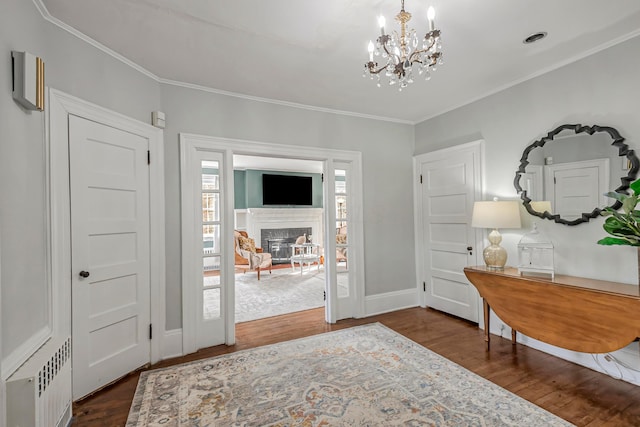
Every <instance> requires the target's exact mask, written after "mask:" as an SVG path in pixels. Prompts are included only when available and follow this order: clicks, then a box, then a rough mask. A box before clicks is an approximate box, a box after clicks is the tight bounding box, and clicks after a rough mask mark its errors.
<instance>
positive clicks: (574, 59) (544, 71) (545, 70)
mask: <svg viewBox="0 0 640 427" xmlns="http://www.w3.org/2000/svg"><path fill="white" fill-rule="evenodd" d="M639 35H640V28H639V29H637V30H634V31H632V32H630V33H627V34H624V35H622V36H620V37H618V38H616V39H613V40H610V41H608V42H606V43H602V44H601V45H599V46H596V47H594V48H592V49H589V50H587V51H585V52H582V53H580V54H577V55H574V56H571V57H569V58H567V59H565V60H564V61H562V62H559V63H557V64H553V65H551V66H549V67H547V68H543V69H542V70H539V71H536V72H535V73H531V74H528V75H526V76H524V77H522V78H519V79H517V80H514V81H512V82H510V83H506V84H504V85H502V86H499V87H498V88H496V89H494V90H491V91H489V92H485V93H484V94H482V95H479V96H476V97H474V98H471V99H469V100H468V101H464V102H462V103H459V104H456V105H453V106H452V107H449V108H447V109H444V110H442V111H439V112H437V113H435V114H432V115H430V116H427V117H423V118H422V119H420V120H417V121H415V122H414V124H416V125H417V124H419V123H422V122H425V121H427V120H431V119H433V118H434V117H438V116H441V115H443V114H446V113H449V112H451V111H453V110H457V109H458V108H461V107H464V106H465V105H469V104H473V103H474V102H476V101H479V100H481V99H483V98H487V97H489V96H491V95H495V94H496V93H499V92H502V91H503V90H506V89H509V88H510V87H513V86H516V85H519V84H520V83H524V82H526V81H528V80H532V79H534V78H536V77H540V76H541V75H543V74H547V73H550V72H551V71H554V70H557V69H559V68H562V67H564V66H566V65H569V64H571V63H574V62H578V61H579V60H581V59H584V58H586V57H588V56H591V55H594V54H596V53H598V52H600V51H603V50H605V49H608V48H610V47H612V46H615V45H617V44H620V43H623V42H625V41H627V40H631V39H632V38H634V37H637V36H639Z"/></svg>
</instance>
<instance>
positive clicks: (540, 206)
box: [529, 200, 551, 213]
mask: <svg viewBox="0 0 640 427" xmlns="http://www.w3.org/2000/svg"><path fill="white" fill-rule="evenodd" d="M529 204H530V205H531V208H532V209H533V210H534V211H536V212H540V213H544V212H549V213H551V202H550V201H548V200H540V201H538V202H531V203H529Z"/></svg>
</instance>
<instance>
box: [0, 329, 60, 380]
mask: <svg viewBox="0 0 640 427" xmlns="http://www.w3.org/2000/svg"><path fill="white" fill-rule="evenodd" d="M49 338H51V328H50V327H49V326H45V327H44V328H42V329H40V330H39V331H38V332H36V333H35V334H33V335H32V336H31V337H30V338H29V339H28V340H26V341H25V342H24V343H22V345H20V346H19V347H18V348H16V349H15V350H13V351H12V352H11V354H9V355H8V356H7V357H5V358H4V359H2V380H3V381H6V380H7V378H9V377H10V376H11V374H13V373H14V372H15V371H16V370H17V369H18V368H19V367H20V366H21V365H22V364H23V363H24V362H25V361H26V360H27V359H28V358H30V357H31V356H33V354H34V353H35V352H36V351H37V350H38V349H39V348H40V347H42V345H43V344H44V343H45V342H47V340H48V339H49Z"/></svg>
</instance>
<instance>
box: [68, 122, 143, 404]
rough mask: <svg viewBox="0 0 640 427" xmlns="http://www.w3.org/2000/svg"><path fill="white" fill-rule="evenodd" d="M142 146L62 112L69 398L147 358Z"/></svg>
mask: <svg viewBox="0 0 640 427" xmlns="http://www.w3.org/2000/svg"><path fill="white" fill-rule="evenodd" d="M147 150H148V140H147V139H145V138H143V137H141V136H138V135H134V134H131V133H129V132H125V131H123V130H119V129H115V128H113V127H109V126H106V125H102V124H99V123H96V122H93V121H90V120H86V119H83V118H79V117H75V116H69V160H70V182H71V185H70V187H71V223H72V224H71V244H72V256H71V266H72V333H73V372H74V373H73V396H74V399H78V398H80V397H83V396H85V395H87V394H88V393H91V392H93V391H95V390H96V389H98V388H100V387H102V386H104V385H106V384H109V383H110V382H112V381H114V380H116V379H118V378H119V377H121V376H122V375H124V374H126V373H128V372H131V371H133V370H135V369H136V368H138V367H140V366H142V365H145V364H146V363H148V362H149V361H150V345H151V341H150V331H149V328H150V304H149V295H150V279H149V168H148V164H147V163H148V162H147Z"/></svg>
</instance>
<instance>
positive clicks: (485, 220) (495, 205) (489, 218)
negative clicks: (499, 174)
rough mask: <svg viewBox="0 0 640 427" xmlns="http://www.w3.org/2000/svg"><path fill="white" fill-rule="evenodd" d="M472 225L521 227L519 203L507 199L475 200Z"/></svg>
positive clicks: (479, 226) (480, 226) (478, 226)
mask: <svg viewBox="0 0 640 427" xmlns="http://www.w3.org/2000/svg"><path fill="white" fill-rule="evenodd" d="M471 226H472V227H477V228H520V227H521V224H520V207H519V203H518V202H516V201H506V200H505V201H503V200H497V201H481V202H475V203H474V204H473V215H472V218H471Z"/></svg>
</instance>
